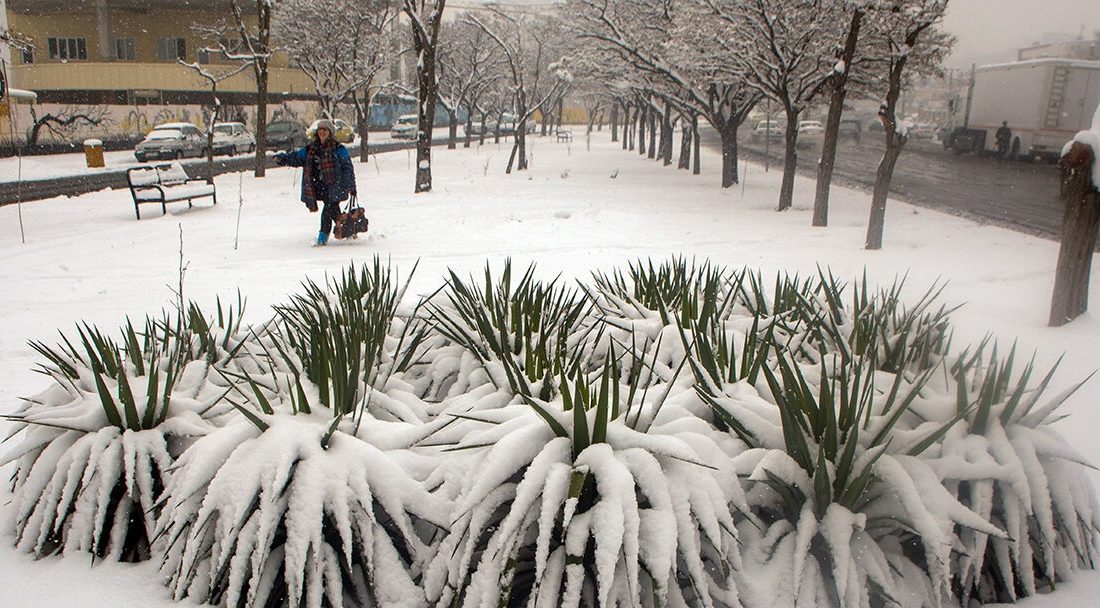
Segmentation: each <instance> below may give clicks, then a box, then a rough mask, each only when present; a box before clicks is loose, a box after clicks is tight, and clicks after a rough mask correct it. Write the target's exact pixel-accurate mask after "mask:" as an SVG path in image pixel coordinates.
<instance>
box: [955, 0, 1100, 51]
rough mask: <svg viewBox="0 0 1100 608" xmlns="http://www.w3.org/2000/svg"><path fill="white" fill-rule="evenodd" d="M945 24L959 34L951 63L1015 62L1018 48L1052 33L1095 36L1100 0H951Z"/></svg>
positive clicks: (1097, 26)
mask: <svg viewBox="0 0 1100 608" xmlns="http://www.w3.org/2000/svg"><path fill="white" fill-rule="evenodd" d="M1082 26H1083V27H1084V30H1082V29H1081V28H1082ZM943 27H944V29H946V30H947V31H949V32H951V33H952V34H954V35H955V36H957V37H958V42H957V43H956V45H955V52H954V54H953V55H952V57H950V58H949V59H948V65H950V66H951V67H970V64H971V63H972V62H974V63H979V64H981V63H990V62H995V61H1006V60H1008V61H1011V60H1014V59H1015V58H1016V53H1015V51H1016V49H1018V48H1020V47H1022V46H1030V45H1031V44H1032V43H1034V42H1044V41H1045V40H1044V37H1046V36H1048V35H1056V34H1068V35H1070V36H1072V37H1076V36H1077V35H1078V34H1079V33H1083V34H1084V36H1085V37H1086V38H1091V37H1092V36H1093V33H1094V32H1095V31H1097V30H1100V0H950V1H949V2H948V4H947V16H946V17H945V18H944V22H943Z"/></svg>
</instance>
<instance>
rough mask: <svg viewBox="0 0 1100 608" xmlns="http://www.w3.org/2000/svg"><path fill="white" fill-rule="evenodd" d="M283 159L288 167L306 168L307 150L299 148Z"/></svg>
mask: <svg viewBox="0 0 1100 608" xmlns="http://www.w3.org/2000/svg"><path fill="white" fill-rule="evenodd" d="M283 159H284V163H285V165H286V166H287V167H304V166H305V165H306V148H305V147H302V148H298V149H297V150H295V151H293V152H291V153H290V154H287V155H286V156H284V157H283Z"/></svg>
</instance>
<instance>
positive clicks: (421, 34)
mask: <svg viewBox="0 0 1100 608" xmlns="http://www.w3.org/2000/svg"><path fill="white" fill-rule="evenodd" d="M401 1H402V5H401V8H402V11H403V12H404V13H405V15H406V16H407V17H408V18H409V21H410V23H411V26H412V37H413V52H414V53H415V54H416V91H417V95H416V99H417V107H416V113H417V125H418V126H417V132H416V184H415V187H414V192H430V191H431V189H432V129H433V128H434V123H435V104H436V101H437V100H438V98H439V88H438V82H437V79H436V52H437V50H438V45H439V26H440V23H441V22H442V21H443V9H444V6H445V4H446V1H447V0H401Z"/></svg>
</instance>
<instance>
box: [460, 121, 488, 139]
mask: <svg viewBox="0 0 1100 608" xmlns="http://www.w3.org/2000/svg"><path fill="white" fill-rule="evenodd" d="M484 129H485V121H484V120H482V119H481V118H477V119H475V120H472V121H470V123H469V124H465V125H462V131H463V133H465V134H466V135H467V136H469V137H480V136H481V133H482V131H483V130H484Z"/></svg>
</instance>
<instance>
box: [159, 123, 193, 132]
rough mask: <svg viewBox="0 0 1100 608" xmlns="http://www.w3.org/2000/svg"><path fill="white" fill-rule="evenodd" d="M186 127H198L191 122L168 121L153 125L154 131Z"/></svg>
mask: <svg viewBox="0 0 1100 608" xmlns="http://www.w3.org/2000/svg"><path fill="white" fill-rule="evenodd" d="M184 127H194V128H196V129H197V128H198V127H196V126H195V125H194V124H193V123H189V122H166V123H164V124H162V125H157V126H155V127H153V130H154V131H160V130H162V129H176V130H182V129H183V128H184Z"/></svg>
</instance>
